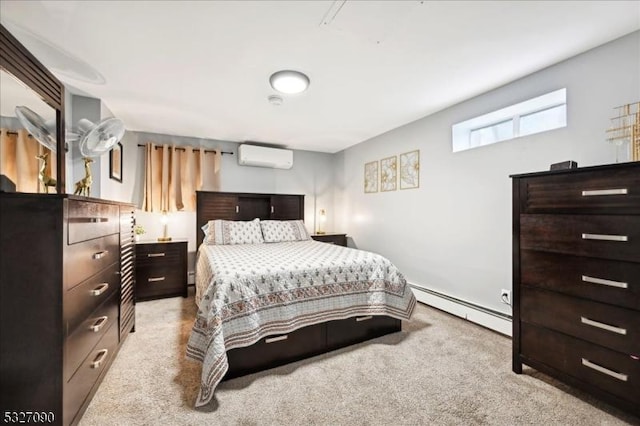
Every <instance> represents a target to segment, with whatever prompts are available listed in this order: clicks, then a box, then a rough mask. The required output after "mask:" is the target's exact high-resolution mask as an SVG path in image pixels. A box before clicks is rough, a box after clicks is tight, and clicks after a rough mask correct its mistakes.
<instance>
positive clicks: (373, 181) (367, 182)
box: [364, 161, 378, 193]
mask: <svg viewBox="0 0 640 426" xmlns="http://www.w3.org/2000/svg"><path fill="white" fill-rule="evenodd" d="M364 192H365V193H367V192H378V162H377V161H372V162H370V163H366V164H365V165H364Z"/></svg>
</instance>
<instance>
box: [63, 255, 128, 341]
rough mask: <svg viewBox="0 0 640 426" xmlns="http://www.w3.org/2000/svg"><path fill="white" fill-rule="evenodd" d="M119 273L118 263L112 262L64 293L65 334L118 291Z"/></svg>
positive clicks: (69, 332)
mask: <svg viewBox="0 0 640 426" xmlns="http://www.w3.org/2000/svg"><path fill="white" fill-rule="evenodd" d="M119 287H120V275H118V265H117V264H113V265H111V266H110V267H109V268H107V269H105V270H103V271H102V272H100V273H99V274H97V275H94V276H92V277H91V278H89V279H88V280H86V281H84V282H83V283H81V284H80V285H77V286H75V287H74V288H73V289H71V290H69V291H67V292H66V293H65V295H64V304H63V306H64V309H63V311H64V324H65V330H66V334H67V335H68V334H71V333H73V331H74V330H75V329H76V327H78V325H79V324H80V323H82V322H83V321H84V320H85V319H86V318H87V316H88V315H89V314H90V313H91V312H93V311H94V310H95V309H96V308H97V307H98V306H100V305H101V304H102V303H104V301H105V300H107V299H108V298H109V297H111V295H113V294H115V293H117V292H118V288H119Z"/></svg>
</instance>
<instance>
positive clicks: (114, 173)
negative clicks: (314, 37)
mask: <svg viewBox="0 0 640 426" xmlns="http://www.w3.org/2000/svg"><path fill="white" fill-rule="evenodd" d="M109 177H110V178H111V179H113V180H117V181H118V182H122V144H121V143H120V142H118V143H117V144H115V145H114V147H113V148H112V149H111V152H109Z"/></svg>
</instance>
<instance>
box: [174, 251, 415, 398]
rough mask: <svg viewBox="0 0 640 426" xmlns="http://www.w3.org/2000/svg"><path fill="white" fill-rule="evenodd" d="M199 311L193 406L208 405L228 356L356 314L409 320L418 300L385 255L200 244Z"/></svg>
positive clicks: (191, 349) (192, 345) (190, 351)
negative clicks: (198, 375) (260, 342)
mask: <svg viewBox="0 0 640 426" xmlns="http://www.w3.org/2000/svg"><path fill="white" fill-rule="evenodd" d="M196 302H197V304H198V307H199V309H198V314H197V317H196V321H195V323H194V325H193V329H192V331H191V336H190V338H189V342H188V344H187V356H189V357H190V358H193V359H196V360H199V361H201V362H202V363H203V366H202V377H201V383H200V393H199V395H198V399H197V401H196V406H202V405H205V404H207V403H208V402H209V401H211V398H212V397H213V392H214V390H215V387H216V386H217V385H218V383H219V382H220V380H221V379H222V377H223V376H224V375H225V373H226V372H227V369H228V363H227V356H226V351H227V350H229V349H233V348H238V347H244V346H249V345H252V344H253V343H255V342H257V341H258V340H260V339H261V338H263V337H265V336H268V335H272V334H284V333H289V332H291V331H294V330H296V329H298V328H301V327H305V326H307V325H311V324H317V323H320V322H325V321H329V320H337V319H344V318H348V317H353V316H356V315H388V316H391V317H394V318H398V319H409V318H410V316H411V314H412V312H413V308H414V306H415V302H416V300H415V297H414V295H413V293H412V292H411V289H410V288H409V286H407V285H406V281H405V279H404V277H403V275H402V274H401V273H400V272H399V271H398V269H397V268H396V267H395V266H394V265H393V264H392V263H391V262H390V261H389V260H388V259H386V258H384V257H382V256H380V255H377V254H374V253H370V252H366V251H362V250H355V249H351V248H346V247H341V246H336V245H332V244H327V243H321V242H317V241H297V242H286V243H265V244H243V245H205V244H203V245H201V246H200V248H199V250H198V260H197V263H196Z"/></svg>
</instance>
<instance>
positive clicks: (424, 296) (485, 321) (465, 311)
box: [409, 283, 512, 336]
mask: <svg viewBox="0 0 640 426" xmlns="http://www.w3.org/2000/svg"><path fill="white" fill-rule="evenodd" d="M409 286H410V287H412V288H414V289H415V292H416V298H417V299H418V301H419V302H422V303H424V304H426V305H428V306H431V307H434V308H436V309H439V310H441V311H444V312H447V313H449V314H451V315H455V316H457V317H460V318H463V319H465V320H467V321H470V322H473V323H476V324H479V325H481V326H483V327H486V328H489V329H491V330H494V331H497V332H498V333H501V334H504V335H507V336H511V334H512V329H511V327H512V326H511V323H512V316H511V315H509V314H505V313H503V312H499V311H496V310H493V309H489V308H487V307H486V306H481V305H477V304H475V303H471V302H468V301H466V300H461V299H458V298H456V297H453V296H449V295H448V294H444V293H440V292H438V291H434V290H431V289H428V288H425V287H422V286H420V285H416V284H411V283H409Z"/></svg>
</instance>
